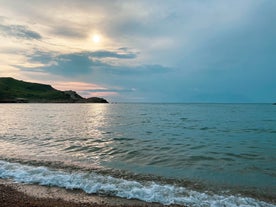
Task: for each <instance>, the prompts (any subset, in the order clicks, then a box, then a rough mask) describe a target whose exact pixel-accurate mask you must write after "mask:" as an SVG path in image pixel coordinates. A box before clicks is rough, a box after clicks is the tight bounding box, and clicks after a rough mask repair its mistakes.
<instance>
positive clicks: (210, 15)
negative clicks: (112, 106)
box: [0, 0, 276, 102]
mask: <svg viewBox="0 0 276 207" xmlns="http://www.w3.org/2000/svg"><path fill="white" fill-rule="evenodd" d="M275 8H276V3H274V1H269V0H263V1H258V2H252V1H250V0H245V1H235V0H234V3H233V1H219V0H218V1H216V0H215V1H211V2H208V3H204V2H201V1H192V0H191V1H189V0H188V1H180V0H179V1H178V0H176V1H174V0H173V1H172V2H170V3H167V2H161V3H160V2H159V1H155V0H153V1H144V0H141V1H135V2H132V1H121V0H118V1H112V2H109V1H77V0H68V1H66V2H59V1H54V0H48V1H40V0H38V1H33V0H30V1H24V2H23V1H22V2H21V1H8V0H0V14H1V16H0V41H1V44H0V59H1V63H0V75H1V76H13V77H15V78H19V79H23V80H33V81H37V82H44V83H49V82H51V81H52V83H53V84H54V85H55V86H56V87H57V88H59V89H64V90H67V89H72V90H77V91H81V92H82V93H83V94H84V93H87V94H90V95H91V94H92V93H93V94H94V95H95V94H96V95H104V96H111V97H112V98H113V97H115V96H116V95H117V97H119V98H118V99H120V100H122V101H125V100H130V101H131V100H137V98H139V99H141V100H143V101H163V100H164V99H166V100H169V99H170V100H173V101H176V102H178V101H181V102H182V101H193V102H196V101H199V102H200V101H213V100H214V101H218V102H219V101H221V102H222V101H223V102H228V101H229V100H230V101H231V100H233V97H241V98H239V99H236V100H238V101H240V102H243V101H252V102H254V101H258V102H262V101H268V100H269V99H271V97H273V96H275V95H273V94H276V91H275V90H276V86H275V80H273V78H272V77H275V76H276V74H275V70H274V69H275V58H274V57H273V55H272V54H275V50H276V49H275V48H276V46H275V45H276V43H275V35H276V31H275V27H274V25H273V22H275V21H276V15H275V12H274V11H275ZM115 11H116V14H117V15H112V14H114V12H115ZM245 37H246V38H245ZM61 82H63V83H64V84H63V85H62V84H59V83H61ZM245 82H246V83H247V84H244V83H245ZM66 83H67V84H66ZM233 83H235V84H233ZM256 83H258V84H256ZM85 84H91V85H85ZM258 85H262V87H257V86H258ZM65 86H68V87H65ZM86 86H87V87H86ZM116 88H120V90H115V89H116ZM131 88H137V90H135V91H132V90H130V89H131ZM194 88H197V90H196V91H195V90H194ZM184 94H185V95H184ZM225 94H226V95H225ZM231 94H232V95H231ZM227 96H228V97H227ZM225 97H226V98H225ZM259 97H260V98H259ZM275 98H276V97H275ZM236 100H235V101H236Z"/></svg>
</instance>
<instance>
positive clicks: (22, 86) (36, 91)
mask: <svg viewBox="0 0 276 207" xmlns="http://www.w3.org/2000/svg"><path fill="white" fill-rule="evenodd" d="M0 103H108V101H107V100H105V99H104V98H99V97H90V98H83V97H82V96H80V95H79V94H77V93H76V92H75V91H71V90H70V91H60V90H57V89H55V88H53V87H52V86H51V85H46V84H41V83H30V82H25V81H21V80H16V79H14V78H10V77H8V78H1V77H0Z"/></svg>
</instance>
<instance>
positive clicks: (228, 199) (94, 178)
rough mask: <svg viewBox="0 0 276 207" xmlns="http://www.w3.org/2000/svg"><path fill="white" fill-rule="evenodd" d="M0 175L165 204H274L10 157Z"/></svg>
mask: <svg viewBox="0 0 276 207" xmlns="http://www.w3.org/2000/svg"><path fill="white" fill-rule="evenodd" d="M0 178H2V179H11V180H13V181H16V182H20V183H28V184H38V185H44V186H56V187H61V188H66V189H80V190H83V191H84V192H86V193H88V194H101V195H106V196H116V197H121V198H127V199H139V200H142V201H146V202H157V203H162V204H165V205H169V204H180V205H189V206H233V207H234V206H263V207H275V205H273V204H269V203H266V202H263V201H259V200H256V199H253V198H249V197H242V196H235V195H217V194H209V193H207V192H197V191H194V190H190V189H187V188H185V187H179V186H174V185H169V184H165V185H163V184H159V183H156V182H148V181H147V182H138V181H134V180H125V179H120V178H114V177H112V176H108V175H100V174H97V173H94V172H79V171H76V172H73V171H71V172H66V171H63V170H55V169H50V168H47V167H43V166H41V167H36V166H30V165H25V164H24V165H23V164H19V163H11V162H7V161H0Z"/></svg>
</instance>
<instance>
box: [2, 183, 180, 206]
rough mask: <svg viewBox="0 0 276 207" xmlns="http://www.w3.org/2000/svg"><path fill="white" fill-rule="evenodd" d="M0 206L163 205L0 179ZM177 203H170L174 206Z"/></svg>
mask: <svg viewBox="0 0 276 207" xmlns="http://www.w3.org/2000/svg"><path fill="white" fill-rule="evenodd" d="M0 203H1V207H104V206H108V207H122V206H125V207H128V206H131V207H164V206H165V205H162V204H159V203H147V202H144V201H139V200H133V199H132V200H128V199H122V198H117V197H108V196H99V195H88V194H86V193H84V192H83V191H80V190H66V189H62V188H57V187H48V186H40V185H34V184H32V185H30V184H24V183H14V182H12V181H10V180H4V179H0ZM176 206H179V205H170V207H176Z"/></svg>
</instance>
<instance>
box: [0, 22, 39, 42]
mask: <svg viewBox="0 0 276 207" xmlns="http://www.w3.org/2000/svg"><path fill="white" fill-rule="evenodd" d="M0 33H2V35H5V36H8V37H14V38H18V39H27V40H33V39H34V40H39V39H42V37H41V35H40V34H39V33H37V32H35V31H32V30H30V29H29V28H28V27H26V26H24V25H3V24H0Z"/></svg>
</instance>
